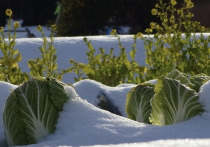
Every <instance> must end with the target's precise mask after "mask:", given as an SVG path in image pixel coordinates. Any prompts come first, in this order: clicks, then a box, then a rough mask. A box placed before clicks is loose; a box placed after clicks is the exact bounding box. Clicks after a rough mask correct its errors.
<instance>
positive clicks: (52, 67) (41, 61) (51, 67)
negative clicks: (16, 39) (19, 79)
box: [28, 25, 62, 79]
mask: <svg viewBox="0 0 210 147" xmlns="http://www.w3.org/2000/svg"><path fill="white" fill-rule="evenodd" d="M37 31H40V32H41V34H42V40H43V46H42V47H40V48H39V50H40V52H41V58H39V57H38V58H36V59H34V60H32V59H31V60H29V61H28V66H29V68H30V74H31V76H33V77H35V76H47V77H54V78H57V79H62V75H61V74H60V73H59V72H58V65H57V63H56V61H57V55H56V49H55V48H54V46H53V43H54V34H55V31H56V25H52V26H51V34H50V37H49V40H48V38H47V37H46V36H45V34H44V32H43V30H42V27H41V26H40V25H39V26H38V27H37Z"/></svg>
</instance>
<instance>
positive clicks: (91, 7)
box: [58, 0, 155, 36]
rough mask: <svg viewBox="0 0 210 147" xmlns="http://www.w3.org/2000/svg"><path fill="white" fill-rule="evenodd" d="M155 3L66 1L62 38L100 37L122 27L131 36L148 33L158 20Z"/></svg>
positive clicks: (134, 0)
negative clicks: (97, 35) (150, 26)
mask: <svg viewBox="0 0 210 147" xmlns="http://www.w3.org/2000/svg"><path fill="white" fill-rule="evenodd" d="M154 4H155V1H152V0H114V1H113V0H100V1H99V0H62V11H61V18H60V21H59V30H58V34H59V35H64V36H67V35H71V36H73V35H83V34H85V35H96V34H104V33H106V30H107V28H115V29H117V30H118V31H119V33H121V29H120V28H122V26H123V27H130V28H131V29H130V33H136V32H138V31H143V30H145V28H146V27H148V24H149V22H150V21H152V20H153V19H154V17H153V16H152V15H151V13H150V12H151V9H152V8H153V7H154Z"/></svg>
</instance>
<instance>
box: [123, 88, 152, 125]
mask: <svg viewBox="0 0 210 147" xmlns="http://www.w3.org/2000/svg"><path fill="white" fill-rule="evenodd" d="M153 95H154V85H151V84H140V85H138V86H137V87H134V88H133V89H132V90H131V91H130V92H129V93H128V94H127V98H126V106H125V110H126V113H127V115H128V118H130V119H132V120H136V121H138V122H144V123H150V122H149V116H150V113H151V106H150V100H151V98H152V97H153Z"/></svg>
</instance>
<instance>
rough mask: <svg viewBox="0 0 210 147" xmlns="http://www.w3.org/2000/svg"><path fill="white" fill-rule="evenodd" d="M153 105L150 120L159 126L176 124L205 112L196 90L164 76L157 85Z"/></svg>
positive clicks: (152, 100)
mask: <svg viewBox="0 0 210 147" xmlns="http://www.w3.org/2000/svg"><path fill="white" fill-rule="evenodd" d="M151 107H152V111H151V116H150V118H149V119H150V122H151V123H152V124H154V125H159V126H163V125H169V124H176V123H179V122H182V121H185V120H188V119H190V118H191V117H193V116H195V115H199V114H201V113H202V112H203V108H202V105H201V104H200V103H199V102H198V94H197V92H196V91H195V90H193V89H190V88H189V87H187V86H186V85H184V84H182V83H180V82H179V81H177V80H174V79H170V78H164V77H163V78H160V79H158V81H157V84H156V85H155V95H154V97H153V98H152V99H151Z"/></svg>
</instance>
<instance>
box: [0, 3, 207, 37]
mask: <svg viewBox="0 0 210 147" xmlns="http://www.w3.org/2000/svg"><path fill="white" fill-rule="evenodd" d="M57 1H58V0H0V26H4V25H5V24H6V16H5V10H6V9H7V8H10V9H12V10H13V14H14V15H13V18H14V19H16V20H17V19H22V20H23V24H22V25H23V26H34V25H50V24H53V23H55V20H56V15H54V11H55V9H56V2H57ZM164 1H170V0H164ZM177 1H178V3H181V2H183V1H184V0H177ZM61 2H62V11H61V17H60V19H59V21H58V22H59V23H58V36H77V35H98V34H108V31H107V30H110V29H117V31H118V33H123V29H122V27H124V28H125V27H127V28H130V31H129V32H128V33H131V34H133V33H137V32H144V30H145V29H146V28H147V27H148V26H149V22H151V21H157V20H156V19H157V18H155V17H154V16H152V15H151V9H152V8H153V7H154V5H155V3H156V2H157V0H61ZM193 2H195V9H194V10H193V12H194V13H195V19H196V20H198V21H201V23H202V24H204V25H205V26H207V27H210V19H208V18H209V15H210V12H209V11H210V9H209V6H210V1H209V0H199V1H196V0H193ZM205 8H206V9H205ZM207 11H208V12H207Z"/></svg>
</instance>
